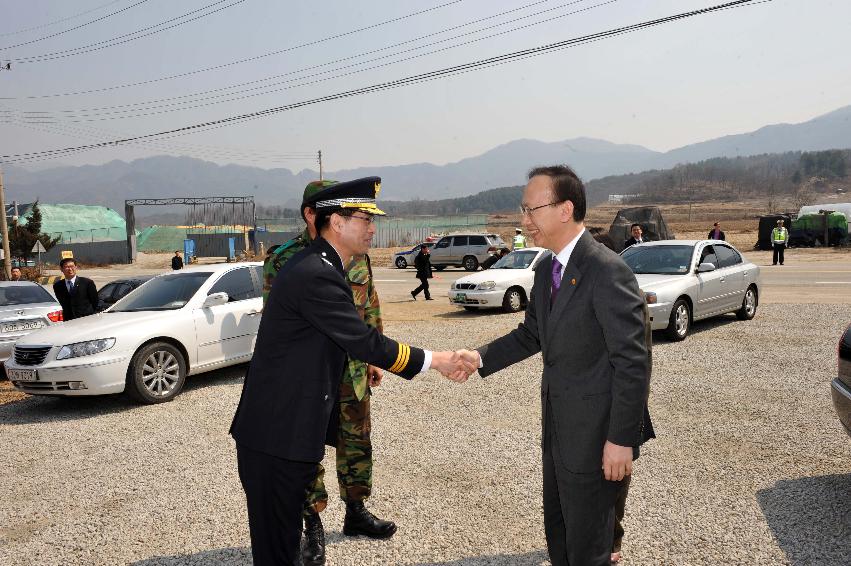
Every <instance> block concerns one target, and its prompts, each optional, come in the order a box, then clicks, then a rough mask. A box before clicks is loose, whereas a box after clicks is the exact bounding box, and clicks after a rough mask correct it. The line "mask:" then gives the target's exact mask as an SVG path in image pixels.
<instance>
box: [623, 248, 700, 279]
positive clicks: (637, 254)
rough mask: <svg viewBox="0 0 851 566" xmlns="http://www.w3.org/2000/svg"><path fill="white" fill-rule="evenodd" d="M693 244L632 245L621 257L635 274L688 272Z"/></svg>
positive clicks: (677, 273)
mask: <svg viewBox="0 0 851 566" xmlns="http://www.w3.org/2000/svg"><path fill="white" fill-rule="evenodd" d="M693 252H694V246H685V245H683V246H632V247H630V248H627V249H626V250H624V251H623V253H621V257H622V258H623V260H624V261H625V262H626V264H627V265H628V266H629V268H630V269H631V270H632V272H633V273H635V274H636V275H641V274H643V273H657V274H671V275H684V274H686V273H688V272H689V266H690V264H691V258H692V254H693Z"/></svg>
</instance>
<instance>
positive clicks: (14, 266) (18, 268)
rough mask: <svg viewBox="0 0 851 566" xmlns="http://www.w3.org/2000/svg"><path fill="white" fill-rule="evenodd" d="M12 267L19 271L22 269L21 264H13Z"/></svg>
mask: <svg viewBox="0 0 851 566" xmlns="http://www.w3.org/2000/svg"><path fill="white" fill-rule="evenodd" d="M12 269H13V270H15V269H17V270H18V271H20V270H21V266H20V265H13V266H12Z"/></svg>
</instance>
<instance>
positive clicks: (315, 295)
mask: <svg viewBox="0 0 851 566" xmlns="http://www.w3.org/2000/svg"><path fill="white" fill-rule="evenodd" d="M301 289H302V290H304V291H305V292H303V293H302V296H301V297H300V300H299V305H300V309H301V313H302V315H303V316H304V318H305V320H307V322H308V323H309V324H310V325H311V326H313V327H314V328H316V329H317V330H319V331H320V332H322V333H323V334H325V335H326V336H328V338H330V339H331V340H332V341H333V342H334V343H335V344H337V345H338V346H339V347H340V348H342V349H343V350H345V351H346V352H347V353H348V354H349V357H350V358H353V359H355V360H360V361H362V362H366V363H368V364H372V365H374V366H378V367H380V368H382V369H386V370H387V371H390V372H392V373H395V374H397V375H399V376H401V377H404V378H406V379H411V378H413V377H414V376H415V375H417V374H418V373H419V372H420V370H421V369H422V366H423V363H424V361H425V353H424V352H423V351H422V350H421V349H419V348H416V347H413V346H409V345H408V344H403V343H401V342H396V341H395V340H393V339H391V338H387V337H386V336H384V335H382V334H381V332H379V331H378V330H377V329H376V328H370V327H369V326H367V325H366V323H365V322H364V321H363V319H362V318H361V317H360V315H359V314H358V311H357V309H356V308H355V305H354V302H353V301H352V291H351V289H350V288H349V286H348V285H347V284H346V282H345V280H344V279H343V278H342V277H341V276H340V274H339V273H338V272H336V271H332V270H331V269H328V270H323V271H322V272H320V273H318V274H317V275H316V277H315V279H314V280H313V281H311V282H310V284H309V285H302V286H301Z"/></svg>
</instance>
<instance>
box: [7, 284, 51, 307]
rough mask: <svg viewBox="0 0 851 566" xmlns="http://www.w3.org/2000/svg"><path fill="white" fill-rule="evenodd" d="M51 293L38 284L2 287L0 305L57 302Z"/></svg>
mask: <svg viewBox="0 0 851 566" xmlns="http://www.w3.org/2000/svg"><path fill="white" fill-rule="evenodd" d="M55 302H56V300H55V299H54V298H53V297H51V296H50V293H48V292H47V291H45V290H44V288H43V287H40V286H38V285H9V286H8V287H6V286H4V287H0V306H2V307H8V306H12V305H29V304H33V303H55Z"/></svg>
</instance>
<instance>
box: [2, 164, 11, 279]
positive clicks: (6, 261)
mask: <svg viewBox="0 0 851 566" xmlns="http://www.w3.org/2000/svg"><path fill="white" fill-rule="evenodd" d="M0 232H2V233H0V237H2V238H3V271H4V272H5V273H6V281H9V280H10V279H11V278H12V257H11V253H10V252H9V225H8V224H7V223H6V189H5V188H3V170H2V169H0Z"/></svg>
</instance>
